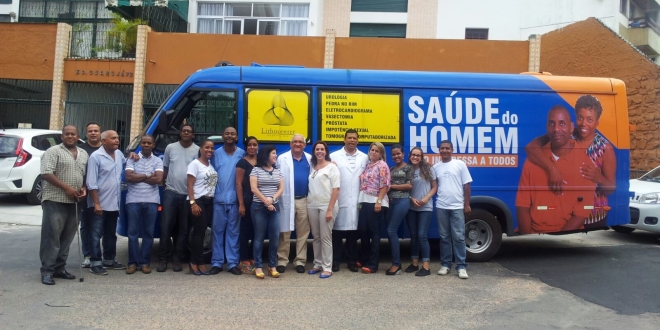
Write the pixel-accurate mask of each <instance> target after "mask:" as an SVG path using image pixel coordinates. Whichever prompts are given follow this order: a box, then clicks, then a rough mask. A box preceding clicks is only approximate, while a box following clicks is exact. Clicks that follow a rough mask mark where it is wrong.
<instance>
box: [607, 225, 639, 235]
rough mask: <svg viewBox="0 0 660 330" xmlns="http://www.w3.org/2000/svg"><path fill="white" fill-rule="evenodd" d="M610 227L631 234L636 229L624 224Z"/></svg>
mask: <svg viewBox="0 0 660 330" xmlns="http://www.w3.org/2000/svg"><path fill="white" fill-rule="evenodd" d="M610 228H612V229H613V230H614V231H615V232H617V233H620V234H630V233H632V232H633V231H635V228H630V227H624V226H612V227H610Z"/></svg>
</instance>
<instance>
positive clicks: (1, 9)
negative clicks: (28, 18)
mask: <svg viewBox="0 0 660 330" xmlns="http://www.w3.org/2000/svg"><path fill="white" fill-rule="evenodd" d="M18 8H19V0H13V1H12V2H11V4H10V5H0V15H9V13H11V12H14V13H16V16H17V18H18ZM14 22H16V20H14Z"/></svg>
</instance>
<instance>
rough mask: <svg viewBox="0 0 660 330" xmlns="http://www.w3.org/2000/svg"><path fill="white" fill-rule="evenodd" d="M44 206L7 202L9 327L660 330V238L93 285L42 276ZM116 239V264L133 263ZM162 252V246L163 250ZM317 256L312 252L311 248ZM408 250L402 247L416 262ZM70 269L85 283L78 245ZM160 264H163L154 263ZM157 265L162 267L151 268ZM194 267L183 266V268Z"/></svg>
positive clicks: (3, 289)
mask: <svg viewBox="0 0 660 330" xmlns="http://www.w3.org/2000/svg"><path fill="white" fill-rule="evenodd" d="M39 218H40V208H39V207H33V206H26V205H25V204H24V203H23V204H22V205H21V199H20V198H18V197H6V196H0V222H4V224H3V223H0V328H2V329H44V328H47V329H50V328H62V329H125V328H130V327H139V328H144V329H152V328H154V329H155V328H168V329H169V328H172V329H191V328H212V329H225V328H236V327H240V328H246V327H248V328H272V329H302V328H306V329H308V328H316V329H348V328H391V327H396V328H402V329H413V328H414V329H418V328H422V327H426V328H443V327H450V328H453V329H502V328H507V329H531V328H534V329H619V328H629V329H657V328H658V324H660V304H659V302H660V299H658V298H657V297H658V296H660V284H658V281H657V276H658V274H659V273H660V272H659V270H660V269H659V268H660V265H659V262H658V257H659V256H660V255H659V253H660V249H659V248H660V245H659V244H658V242H659V240H658V239H659V238H660V235H656V234H650V233H643V232H635V233H633V234H630V235H622V234H618V233H615V232H613V231H606V232H594V233H589V234H588V235H585V234H573V235H566V236H532V237H520V238H507V239H504V242H503V245H502V249H501V251H500V253H499V254H498V255H496V257H495V258H494V259H493V260H491V261H490V262H486V263H471V264H470V265H469V267H468V271H469V274H470V278H469V279H468V280H460V279H458V278H457V277H456V275H455V273H452V275H451V276H444V277H443V276H438V275H435V271H437V269H438V248H437V245H435V244H434V245H433V251H432V252H433V253H432V261H433V263H432V272H433V275H431V276H428V277H424V278H419V277H415V276H412V275H411V274H405V275H401V276H394V277H392V276H385V275H384V273H383V272H384V269H386V268H387V267H388V266H389V263H390V261H391V260H390V257H389V248H388V245H387V241H386V240H383V244H382V245H381V256H382V258H381V259H382V260H381V265H380V269H381V271H380V273H378V274H375V275H364V274H361V273H351V272H349V271H347V270H346V269H345V268H342V270H341V271H340V272H337V273H335V274H334V275H333V276H332V277H331V278H330V279H327V280H321V279H319V278H318V277H317V276H310V275H307V274H297V273H295V271H294V270H293V268H292V266H289V268H288V270H287V272H286V273H284V274H283V276H282V277H281V278H279V279H272V278H266V279H265V280H261V281H260V280H257V279H255V278H254V277H252V276H246V275H241V276H234V275H231V274H229V273H227V272H226V271H225V272H222V273H220V274H219V275H216V276H202V277H196V276H192V275H189V274H185V273H173V272H171V271H168V272H166V273H156V272H154V273H152V274H149V275H145V274H141V273H139V272H138V273H136V274H134V275H126V274H125V273H124V272H123V271H118V270H116V271H109V272H110V274H109V275H108V276H97V275H93V274H91V273H89V272H88V271H87V270H86V269H85V270H84V273H83V275H84V278H85V280H84V282H82V283H81V282H79V281H78V280H74V281H66V280H57V279H56V281H57V284H56V285H54V286H45V285H42V284H41V283H40V281H39V280H40V278H39V256H38V249H39V234H40V228H39V227H38V226H31V225H12V224H9V223H12V221H13V220H15V219H31V220H30V221H32V222H38V219H39ZM126 244H127V241H126V239H125V238H120V240H119V241H118V259H119V260H120V261H122V262H125V261H126V257H127V248H126ZM154 249H155V250H157V249H158V244H157V243H156V245H155V246H154ZM309 250H310V252H311V244H310V245H309ZM408 255H409V247H408V243H407V242H406V241H404V242H403V244H402V256H404V259H403V260H404V263H407V258H406V256H408ZM69 261H70V263H69V267H68V269H69V271H70V272H72V273H73V274H75V275H76V276H79V274H80V273H79V268H78V261H79V255H78V253H77V243H76V242H75V241H74V245H72V247H71V255H70V256H69ZM154 264H155V263H154ZM154 266H155V265H154ZM184 269H185V268H184Z"/></svg>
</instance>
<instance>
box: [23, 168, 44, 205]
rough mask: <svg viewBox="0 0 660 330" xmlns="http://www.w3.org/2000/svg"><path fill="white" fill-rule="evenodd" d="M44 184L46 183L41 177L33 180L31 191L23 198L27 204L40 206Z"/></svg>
mask: <svg viewBox="0 0 660 330" xmlns="http://www.w3.org/2000/svg"><path fill="white" fill-rule="evenodd" d="M44 182H46V181H45V180H44V179H42V178H41V175H40V176H38V177H37V178H36V179H34V184H32V190H31V191H30V192H29V193H28V194H27V195H26V196H25V197H26V198H27V202H28V203H29V204H31V205H41V192H42V190H43V188H44Z"/></svg>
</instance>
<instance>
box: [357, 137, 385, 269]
mask: <svg viewBox="0 0 660 330" xmlns="http://www.w3.org/2000/svg"><path fill="white" fill-rule="evenodd" d="M389 189H390V168H389V167H388V166H387V163H385V147H384V146H383V144H382V143H380V142H374V143H372V144H371V146H370V147H369V164H367V167H366V168H365V169H364V172H362V174H361V175H360V193H359V195H358V203H360V215H359V217H358V233H359V234H360V240H361V253H360V263H361V264H362V265H363V266H364V267H362V272H363V273H365V274H373V273H375V272H376V271H378V262H379V249H380V222H381V221H382V219H383V214H384V212H383V211H384V209H386V208H387V207H388V206H389V201H388V198H387V191H388V190H389Z"/></svg>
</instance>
